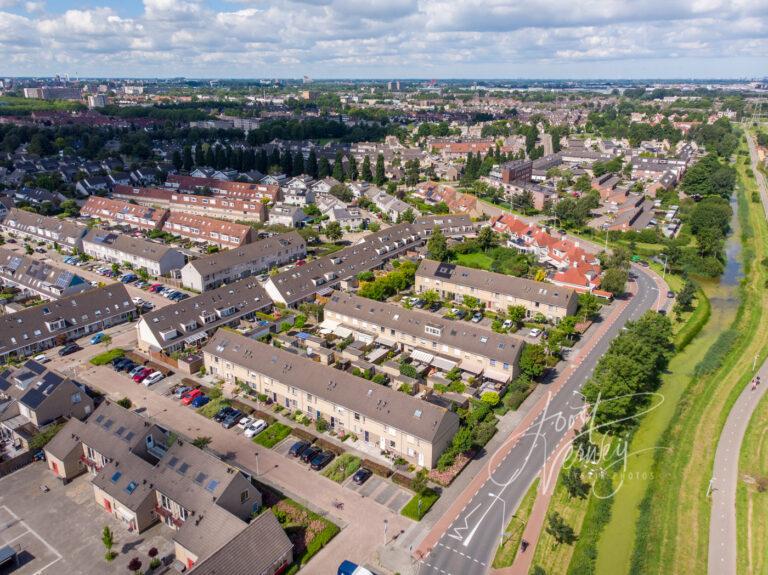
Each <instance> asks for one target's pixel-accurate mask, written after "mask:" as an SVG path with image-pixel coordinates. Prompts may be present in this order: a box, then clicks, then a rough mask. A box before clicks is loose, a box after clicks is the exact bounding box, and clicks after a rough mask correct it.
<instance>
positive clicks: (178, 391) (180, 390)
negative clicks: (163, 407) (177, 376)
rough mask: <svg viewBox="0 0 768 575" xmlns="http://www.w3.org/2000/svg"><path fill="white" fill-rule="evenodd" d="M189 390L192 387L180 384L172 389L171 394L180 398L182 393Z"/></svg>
mask: <svg viewBox="0 0 768 575" xmlns="http://www.w3.org/2000/svg"><path fill="white" fill-rule="evenodd" d="M191 390H192V388H191V387H189V386H186V385H180V386H179V387H177V388H176V389H175V390H173V396H174V397H175V398H176V399H179V398H181V396H182V395H184V394H185V393H187V392H188V391H191Z"/></svg>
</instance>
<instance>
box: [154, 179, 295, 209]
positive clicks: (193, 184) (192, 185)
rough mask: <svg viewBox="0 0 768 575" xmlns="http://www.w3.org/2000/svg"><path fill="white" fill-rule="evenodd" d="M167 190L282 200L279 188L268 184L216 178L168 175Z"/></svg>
mask: <svg viewBox="0 0 768 575" xmlns="http://www.w3.org/2000/svg"><path fill="white" fill-rule="evenodd" d="M165 185H166V187H168V188H172V189H174V190H179V191H186V192H197V193H199V192H202V191H205V190H208V191H210V192H211V193H212V194H214V195H216V196H226V197H228V198H230V199H241V200H250V201H259V202H260V201H262V200H263V201H266V202H269V203H274V202H279V201H280V200H281V199H282V192H281V190H280V186H277V185H270V184H254V183H252V182H233V181H231V180H219V179H216V178H198V177H194V176H182V175H180V174H169V175H168V179H167V180H166V181H165Z"/></svg>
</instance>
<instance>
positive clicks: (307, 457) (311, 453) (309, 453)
mask: <svg viewBox="0 0 768 575" xmlns="http://www.w3.org/2000/svg"><path fill="white" fill-rule="evenodd" d="M321 451H322V449H320V448H319V447H315V446H314V445H311V446H309V447H307V448H306V449H305V450H304V451H303V452H302V454H301V456H300V457H301V460H302V461H303V462H304V463H309V462H310V461H311V460H312V459H313V458H314V457H315V455H317V454H318V453H320V452H321Z"/></svg>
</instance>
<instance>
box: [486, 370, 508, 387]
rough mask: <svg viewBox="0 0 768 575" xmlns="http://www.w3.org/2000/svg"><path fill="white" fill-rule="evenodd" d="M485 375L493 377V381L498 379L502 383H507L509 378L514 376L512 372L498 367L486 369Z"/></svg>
mask: <svg viewBox="0 0 768 575" xmlns="http://www.w3.org/2000/svg"><path fill="white" fill-rule="evenodd" d="M483 375H484V376H485V377H487V378H488V379H492V380H493V381H498V382H501V383H507V382H508V381H509V378H510V377H511V376H512V374H511V373H509V372H507V371H501V370H498V369H490V368H489V369H486V370H485V371H484V372H483Z"/></svg>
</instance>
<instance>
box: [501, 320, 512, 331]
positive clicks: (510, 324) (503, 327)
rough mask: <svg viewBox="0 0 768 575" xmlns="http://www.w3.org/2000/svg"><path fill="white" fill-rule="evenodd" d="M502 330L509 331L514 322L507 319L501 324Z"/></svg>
mask: <svg viewBox="0 0 768 575" xmlns="http://www.w3.org/2000/svg"><path fill="white" fill-rule="evenodd" d="M501 327H502V329H509V328H511V327H512V320H511V319H505V320H504V323H503V324H501Z"/></svg>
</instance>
